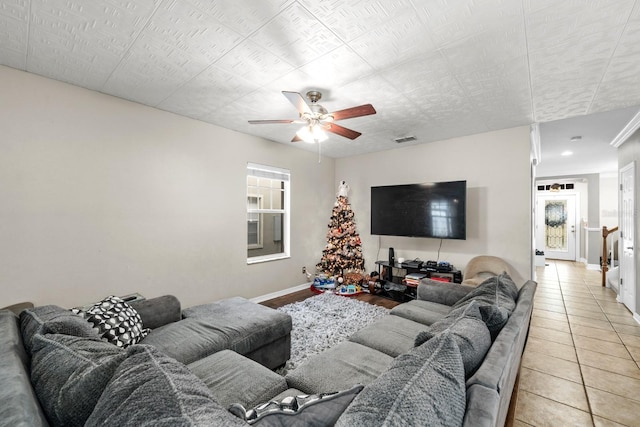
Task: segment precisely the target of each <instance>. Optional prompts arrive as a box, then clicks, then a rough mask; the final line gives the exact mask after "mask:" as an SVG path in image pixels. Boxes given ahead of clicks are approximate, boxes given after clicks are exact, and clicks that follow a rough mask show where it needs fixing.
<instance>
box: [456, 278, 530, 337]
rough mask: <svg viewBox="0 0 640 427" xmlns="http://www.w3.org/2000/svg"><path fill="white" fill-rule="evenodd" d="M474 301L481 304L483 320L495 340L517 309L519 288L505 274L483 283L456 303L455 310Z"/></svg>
mask: <svg viewBox="0 0 640 427" xmlns="http://www.w3.org/2000/svg"><path fill="white" fill-rule="evenodd" d="M472 300H474V301H478V302H479V303H480V311H481V313H482V317H483V320H484V321H485V323H486V324H487V327H488V328H489V331H490V332H491V337H492V339H495V337H496V336H497V335H498V333H500V330H501V329H502V327H503V326H504V325H505V324H506V323H507V320H508V319H509V316H510V315H511V312H512V311H513V309H514V308H515V307H516V301H517V300H518V287H517V286H516V284H515V283H514V282H513V280H511V277H509V275H508V274H507V273H506V272H504V273H502V274H500V275H498V276H493V277H490V278H489V279H487V280H485V281H484V282H482V283H481V284H480V285H479V286H478V287H477V288H475V289H474V290H473V291H471V292H469V293H468V294H467V295H466V296H465V297H463V298H462V299H460V300H459V301H458V302H457V303H455V304H454V305H453V308H458V307H462V306H464V305H466V304H468V303H469V301H472Z"/></svg>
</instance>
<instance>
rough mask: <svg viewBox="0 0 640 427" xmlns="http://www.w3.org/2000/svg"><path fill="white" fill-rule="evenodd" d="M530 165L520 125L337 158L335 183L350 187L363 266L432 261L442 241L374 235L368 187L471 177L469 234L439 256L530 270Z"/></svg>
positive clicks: (524, 132) (525, 132)
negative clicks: (494, 260) (391, 256)
mask: <svg viewBox="0 0 640 427" xmlns="http://www.w3.org/2000/svg"><path fill="white" fill-rule="evenodd" d="M530 174H531V167H530V139H529V128H528V127H519V128H513V129H507V130H502V131H496V132H488V133H484V134H479V135H472V136H467V137H462V138H455V139H451V140H446V141H439V142H433V143H429V144H421V145H416V146H410V147H405V148H401V149H396V150H391V151H385V152H378V153H373V154H367V155H362V156H356V157H349V158H344V159H338V160H336V185H337V183H338V182H339V181H340V180H346V181H347V182H348V183H349V185H350V186H351V193H350V198H349V200H350V202H351V204H352V207H353V209H354V212H355V216H356V217H355V220H356V225H357V227H358V232H359V233H360V236H361V238H362V241H363V243H362V246H363V252H364V256H365V262H366V264H365V266H366V268H367V269H368V270H369V271H372V270H374V269H375V267H376V266H375V264H374V262H375V261H376V260H377V259H382V260H384V259H387V256H388V255H387V251H388V248H389V247H393V248H394V249H395V252H396V257H404V258H406V259H413V258H416V257H418V258H420V259H422V260H423V261H424V260H435V259H436V258H437V257H438V250H439V246H440V240H439V239H428V238H409V237H389V236H382V237H378V236H372V235H371V234H370V231H371V228H370V216H369V209H370V193H371V190H370V188H371V187H372V186H377V185H394V184H412V183H421V182H434V181H456V180H466V181H467V187H468V188H467V239H466V240H464V241H463V240H444V241H443V243H442V249H441V250H440V258H439V259H440V260H441V261H442V260H446V261H449V262H451V263H452V264H454V265H455V266H456V267H458V268H464V266H465V265H466V264H467V262H468V261H469V260H470V259H471V258H472V257H474V256H476V255H495V256H499V257H502V258H504V259H505V260H507V261H508V262H509V263H510V264H511V265H512V266H513V267H514V268H515V269H516V270H517V271H518V272H519V274H520V276H521V277H520V278H518V279H520V280H521V279H522V278H529V276H530V271H531V247H532V245H531V187H532V183H531V177H530Z"/></svg>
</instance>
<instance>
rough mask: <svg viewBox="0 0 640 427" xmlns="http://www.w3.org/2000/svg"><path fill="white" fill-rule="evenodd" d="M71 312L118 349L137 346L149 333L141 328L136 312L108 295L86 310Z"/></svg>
mask: <svg viewBox="0 0 640 427" xmlns="http://www.w3.org/2000/svg"><path fill="white" fill-rule="evenodd" d="M72 311H73V312H74V313H76V314H79V315H81V316H82V317H84V318H85V319H87V321H88V322H89V323H91V324H92V325H93V327H94V328H96V329H97V330H98V333H99V335H100V336H101V337H102V338H103V339H104V340H106V341H107V342H110V343H111V344H115V345H116V346H118V347H122V348H125V347H128V346H130V345H132V344H137V343H138V342H140V340H142V338H144V337H145V336H146V335H147V334H148V333H149V330H148V329H144V328H143V327H142V319H141V318H140V315H139V314H138V312H137V311H136V310H135V309H134V308H133V307H131V306H130V305H129V304H127V303H126V302H124V301H123V300H122V298H120V297H116V296H113V295H110V296H108V297H106V298H104V299H103V300H102V301H98V302H97V303H95V304H93V305H92V306H90V307H89V308H87V309H73V310H72Z"/></svg>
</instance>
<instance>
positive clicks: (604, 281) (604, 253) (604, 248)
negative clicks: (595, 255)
mask: <svg viewBox="0 0 640 427" xmlns="http://www.w3.org/2000/svg"><path fill="white" fill-rule="evenodd" d="M616 231H618V227H613V228H612V229H608V228H607V227H606V226H603V227H602V266H601V267H602V286H603V287H604V286H606V285H607V271H609V262H608V261H607V254H608V250H607V236H609V234H611V233H615V232H616ZM611 262H612V263H613V255H612V256H611Z"/></svg>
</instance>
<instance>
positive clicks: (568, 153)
mask: <svg viewBox="0 0 640 427" xmlns="http://www.w3.org/2000/svg"><path fill="white" fill-rule="evenodd" d="M560 155H561V156H571V155H573V151H568V150H567V151H563V152H562V153H560Z"/></svg>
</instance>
